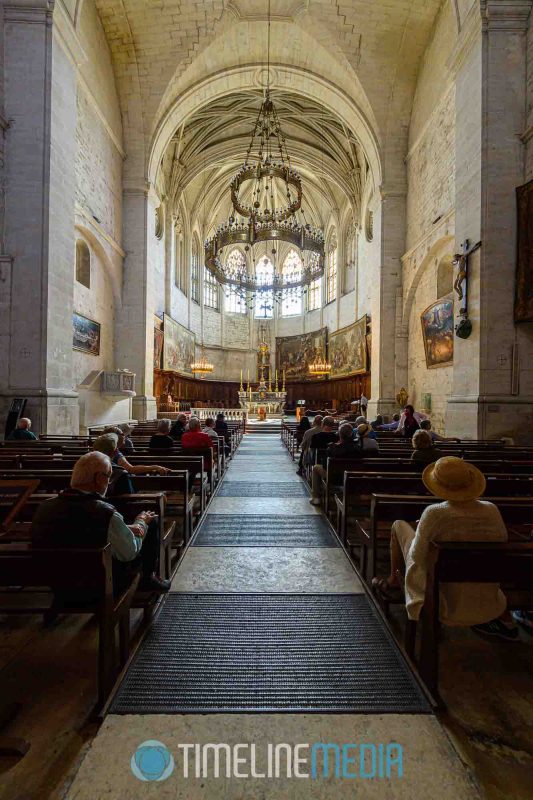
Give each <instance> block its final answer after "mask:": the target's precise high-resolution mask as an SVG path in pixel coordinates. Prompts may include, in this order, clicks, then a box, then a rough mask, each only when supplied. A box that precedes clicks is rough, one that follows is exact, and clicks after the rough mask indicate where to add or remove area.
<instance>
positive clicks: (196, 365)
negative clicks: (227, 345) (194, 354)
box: [191, 345, 214, 377]
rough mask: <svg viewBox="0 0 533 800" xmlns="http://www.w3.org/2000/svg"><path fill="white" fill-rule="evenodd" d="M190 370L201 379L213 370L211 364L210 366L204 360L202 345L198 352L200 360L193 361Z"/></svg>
mask: <svg viewBox="0 0 533 800" xmlns="http://www.w3.org/2000/svg"><path fill="white" fill-rule="evenodd" d="M191 370H192V372H193V373H196V374H198V375H201V376H202V377H205V376H206V375H208V374H209V373H211V372H213V370H214V366H213V364H211V363H210V362H209V361H208V360H207V358H206V355H205V348H204V346H203V345H202V350H201V352H200V360H199V361H193V363H192V364H191Z"/></svg>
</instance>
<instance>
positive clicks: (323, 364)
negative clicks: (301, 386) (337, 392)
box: [308, 353, 331, 377]
mask: <svg viewBox="0 0 533 800" xmlns="http://www.w3.org/2000/svg"><path fill="white" fill-rule="evenodd" d="M308 369H309V374H310V375H314V376H316V377H318V376H320V375H329V373H330V372H331V364H330V363H329V361H326V357H325V356H324V357H322V353H319V354H318V358H317V359H316V361H314V362H313V363H312V364H309V367H308Z"/></svg>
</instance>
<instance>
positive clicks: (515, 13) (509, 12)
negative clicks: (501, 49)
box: [481, 0, 532, 33]
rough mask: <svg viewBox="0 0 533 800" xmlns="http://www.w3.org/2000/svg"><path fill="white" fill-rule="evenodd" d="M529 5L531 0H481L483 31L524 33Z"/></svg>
mask: <svg viewBox="0 0 533 800" xmlns="http://www.w3.org/2000/svg"><path fill="white" fill-rule="evenodd" d="M531 5H532V3H531V0H481V17H482V25H483V31H484V32H485V31H488V32H492V31H504V32H507V33H524V32H525V31H526V30H527V26H528V20H529V15H530V13H531Z"/></svg>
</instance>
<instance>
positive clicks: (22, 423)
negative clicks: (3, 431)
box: [7, 417, 37, 442]
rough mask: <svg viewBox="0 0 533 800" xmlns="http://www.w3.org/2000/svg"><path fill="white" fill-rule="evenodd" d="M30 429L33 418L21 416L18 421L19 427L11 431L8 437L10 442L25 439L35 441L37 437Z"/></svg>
mask: <svg viewBox="0 0 533 800" xmlns="http://www.w3.org/2000/svg"><path fill="white" fill-rule="evenodd" d="M30 429H31V419H28V417H21V418H20V419H19V420H18V422H17V427H16V428H15V430H13V431H11V433H10V434H9V436H8V437H7V440H8V442H13V441H17V440H24V439H25V440H27V441H35V440H36V439H37V437H36V435H35V434H34V433H33V431H31V430H30Z"/></svg>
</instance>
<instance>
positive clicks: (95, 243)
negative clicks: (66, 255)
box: [74, 220, 125, 309]
mask: <svg viewBox="0 0 533 800" xmlns="http://www.w3.org/2000/svg"><path fill="white" fill-rule="evenodd" d="M74 230H75V236H76V239H77V240H78V241H79V240H80V239H81V240H83V241H84V242H85V243H86V244H87V245H89V247H90V249H91V252H92V253H94V254H95V255H96V257H97V258H98V260H99V262H100V263H101V265H102V269H103V270H104V272H105V274H106V277H107V279H108V280H109V283H110V285H111V291H112V292H113V302H114V305H115V308H116V309H119V308H121V306H122V290H121V283H122V262H123V259H124V256H125V253H124V252H123V251H122V250H120V251H118V250H117V253H116V258H115V259H112V258H111V256H110V254H109V252H108V249H107V247H106V246H104V245H103V244H102V242H101V241H100V239H99V237H98V235H97V234H96V233H95V232H94V231H93V230H92V229H91V228H90V227H89V226H88V225H86V224H84V222H82V221H81V220H77V221H76V223H75V226H74Z"/></svg>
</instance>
